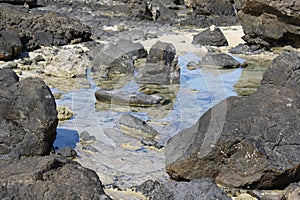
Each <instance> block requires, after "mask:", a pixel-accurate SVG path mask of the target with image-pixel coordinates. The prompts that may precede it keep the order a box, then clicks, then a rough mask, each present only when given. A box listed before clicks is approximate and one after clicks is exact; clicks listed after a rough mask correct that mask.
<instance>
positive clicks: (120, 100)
mask: <svg viewBox="0 0 300 200" xmlns="http://www.w3.org/2000/svg"><path fill="white" fill-rule="evenodd" d="M95 96H96V99H97V100H98V101H100V102H105V103H111V104H119V105H129V106H140V107H148V106H153V105H159V104H161V105H162V104H164V103H165V99H164V98H163V97H159V96H155V95H146V94H143V93H128V92H118V91H109V90H102V89H100V90H97V91H96V93H95Z"/></svg>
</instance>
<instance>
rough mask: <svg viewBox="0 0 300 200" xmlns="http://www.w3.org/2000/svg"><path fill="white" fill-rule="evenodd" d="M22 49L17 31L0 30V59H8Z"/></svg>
mask: <svg viewBox="0 0 300 200" xmlns="http://www.w3.org/2000/svg"><path fill="white" fill-rule="evenodd" d="M21 51H22V43H21V40H20V37H19V35H18V34H17V33H15V32H13V31H0V60H9V59H11V58H14V57H16V56H17V55H18V54H19V53H20V52H21Z"/></svg>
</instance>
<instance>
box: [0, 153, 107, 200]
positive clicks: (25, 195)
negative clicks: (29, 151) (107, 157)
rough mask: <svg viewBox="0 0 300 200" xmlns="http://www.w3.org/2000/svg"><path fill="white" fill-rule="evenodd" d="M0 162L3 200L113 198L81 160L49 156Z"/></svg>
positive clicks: (0, 193)
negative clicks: (106, 192) (82, 164)
mask: <svg viewBox="0 0 300 200" xmlns="http://www.w3.org/2000/svg"><path fill="white" fill-rule="evenodd" d="M0 163H1V172H0V180H1V183H2V185H1V186H2V189H1V190H0V198H1V199H3V200H8V199H24V200H30V199H78V198H79V199H102V198H104V197H106V198H107V199H110V198H109V197H108V196H107V195H105V193H104V191H103V185H102V183H101V181H100V180H99V177H98V176H97V174H96V173H95V172H94V171H92V170H90V169H87V168H84V167H82V166H81V165H79V164H78V163H77V162H73V161H70V160H65V159H62V158H59V157H55V156H45V157H30V158H22V159H20V160H15V161H1V162H0Z"/></svg>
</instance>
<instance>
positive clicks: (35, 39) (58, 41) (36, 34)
mask: <svg viewBox="0 0 300 200" xmlns="http://www.w3.org/2000/svg"><path fill="white" fill-rule="evenodd" d="M0 13H1V14H0V21H1V23H0V30H14V31H15V32H17V33H18V34H19V35H20V37H21V41H22V43H23V45H24V46H25V47H26V48H27V49H29V50H32V49H35V48H37V47H39V46H40V45H44V46H47V45H65V44H68V43H71V42H80V41H87V40H89V38H90V36H91V31H90V29H89V27H87V26H85V25H83V24H81V23H80V21H79V20H75V19H71V18H69V17H66V16H63V15H59V14H57V13H54V12H45V13H40V12H34V11H32V12H30V13H29V12H27V10H25V9H23V8H21V7H16V6H12V5H8V4H1V6H0Z"/></svg>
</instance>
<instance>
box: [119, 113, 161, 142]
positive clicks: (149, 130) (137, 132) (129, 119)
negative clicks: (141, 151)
mask: <svg viewBox="0 0 300 200" xmlns="http://www.w3.org/2000/svg"><path fill="white" fill-rule="evenodd" d="M119 128H120V129H121V130H125V131H126V132H128V133H129V134H130V135H134V136H143V137H145V138H153V137H155V136H156V135H157V134H158V132H157V131H156V130H155V129H154V128H153V127H152V126H150V125H149V124H147V122H145V121H143V120H141V119H139V118H137V117H135V116H133V115H130V114H124V115H122V116H121V118H120V120H119Z"/></svg>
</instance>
